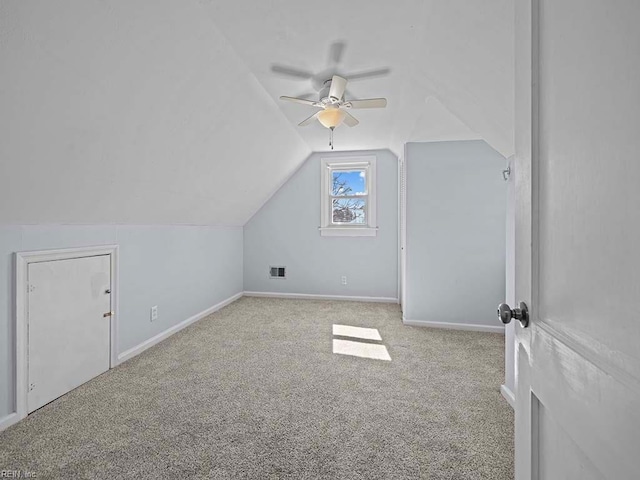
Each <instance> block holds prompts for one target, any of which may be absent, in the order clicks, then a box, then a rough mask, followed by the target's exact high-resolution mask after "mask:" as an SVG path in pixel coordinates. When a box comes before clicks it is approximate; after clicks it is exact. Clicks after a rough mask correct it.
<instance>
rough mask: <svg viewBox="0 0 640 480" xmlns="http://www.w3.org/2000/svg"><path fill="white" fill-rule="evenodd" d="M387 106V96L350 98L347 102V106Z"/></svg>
mask: <svg viewBox="0 0 640 480" xmlns="http://www.w3.org/2000/svg"><path fill="white" fill-rule="evenodd" d="M386 106H387V99H386V98H367V99H364V100H350V101H348V102H346V103H345V107H347V108H384V107H386Z"/></svg>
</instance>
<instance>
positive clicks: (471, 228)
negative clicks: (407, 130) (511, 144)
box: [404, 140, 506, 326]
mask: <svg viewBox="0 0 640 480" xmlns="http://www.w3.org/2000/svg"><path fill="white" fill-rule="evenodd" d="M406 162H407V301H406V305H405V306H404V316H405V318H406V319H409V320H423V321H435V322H451V323H466V324H477V325H490V326H500V325H501V324H500V323H499V322H498V321H497V318H496V306H497V305H498V303H500V302H501V301H503V300H504V295H505V219H506V182H505V181H504V180H503V179H502V174H501V171H502V170H503V169H504V168H505V165H506V161H505V159H504V157H503V156H502V155H500V154H499V153H497V152H496V151H495V150H493V149H492V148H491V147H490V146H489V145H487V144H486V143H485V142H484V141H481V140H478V141H464V142H436V143H409V144H407V150H406Z"/></svg>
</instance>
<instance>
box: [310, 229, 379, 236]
mask: <svg viewBox="0 0 640 480" xmlns="http://www.w3.org/2000/svg"><path fill="white" fill-rule="evenodd" d="M319 230H320V235H321V236H323V237H375V236H376V235H377V233H378V227H320V228H319Z"/></svg>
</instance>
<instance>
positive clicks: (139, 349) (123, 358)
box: [118, 292, 243, 365]
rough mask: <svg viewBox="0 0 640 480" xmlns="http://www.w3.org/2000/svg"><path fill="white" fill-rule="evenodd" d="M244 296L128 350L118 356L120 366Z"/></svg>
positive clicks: (202, 313) (239, 294)
mask: <svg viewBox="0 0 640 480" xmlns="http://www.w3.org/2000/svg"><path fill="white" fill-rule="evenodd" d="M242 295H243V292H240V293H236V294H235V295H233V296H232V297H229V298H227V299H226V300H223V301H222V302H220V303H218V304H216V305H214V306H213V307H209V308H207V309H206V310H204V311H202V312H200V313H196V314H195V315H194V316H192V317H189V318H187V319H186V320H184V321H182V322H180V323H178V324H177V325H174V326H173V327H171V328H168V329H166V330H165V331H164V332H161V333H159V334H158V335H156V336H154V337H151V338H150V339H149V340H145V341H144V342H142V343H141V344H140V345H136V346H135V347H133V348H130V349H129V350H126V351H124V352H122V353H120V354H119V355H118V365H119V364H121V363H122V362H126V361H127V360H129V359H130V358H133V357H135V356H136V355H139V354H141V353H142V352H144V351H145V350H147V349H148V348H151V347H153V346H154V345H156V344H158V343H160V342H161V341H163V340H165V339H166V338H169V337H170V336H171V335H173V334H174V333H176V332H179V331H180V330H182V329H183V328H186V327H188V326H189V325H191V324H192V323H195V322H197V321H198V320H200V319H202V318H204V317H206V316H207V315H211V314H212V313H213V312H217V311H218V310H220V309H221V308H223V307H226V306H227V305H229V304H230V303H233V302H235V301H236V300H237V299H239V298H240V297H242Z"/></svg>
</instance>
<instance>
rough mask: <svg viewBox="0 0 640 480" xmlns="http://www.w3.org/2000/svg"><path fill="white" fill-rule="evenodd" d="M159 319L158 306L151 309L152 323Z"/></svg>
mask: <svg viewBox="0 0 640 480" xmlns="http://www.w3.org/2000/svg"><path fill="white" fill-rule="evenodd" d="M157 319H158V306H157V305H154V306H153V307H151V321H152V322H155V321H156V320H157Z"/></svg>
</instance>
